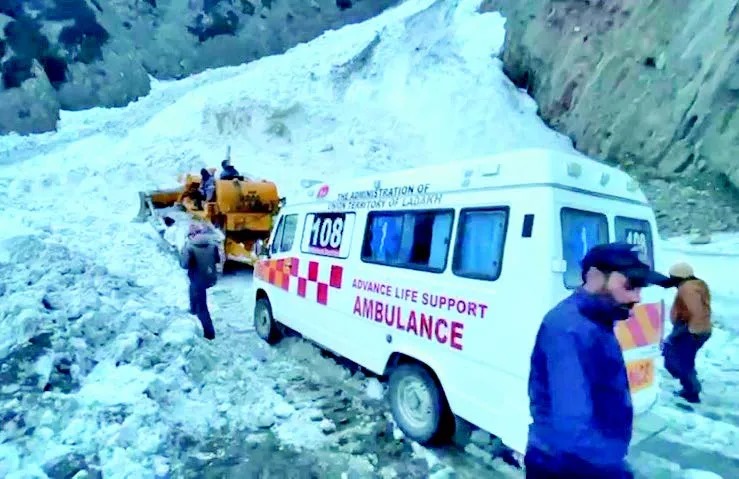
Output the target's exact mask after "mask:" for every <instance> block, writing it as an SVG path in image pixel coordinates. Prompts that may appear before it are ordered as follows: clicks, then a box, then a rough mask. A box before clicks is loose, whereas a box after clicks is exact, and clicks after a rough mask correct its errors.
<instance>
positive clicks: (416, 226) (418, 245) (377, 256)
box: [362, 210, 454, 273]
mask: <svg viewBox="0 0 739 479" xmlns="http://www.w3.org/2000/svg"><path fill="white" fill-rule="evenodd" d="M453 220H454V210H433V211H428V210H427V211H387V212H385V211H372V212H370V213H369V214H368V215H367V229H366V231H365V236H364V244H363V245H362V261H364V262H367V263H378V264H385V265H388V266H396V267H400V268H409V269H417V270H423V271H432V272H435V273H440V272H442V271H444V269H446V262H447V256H448V253H449V240H450V238H451V234H452V222H453Z"/></svg>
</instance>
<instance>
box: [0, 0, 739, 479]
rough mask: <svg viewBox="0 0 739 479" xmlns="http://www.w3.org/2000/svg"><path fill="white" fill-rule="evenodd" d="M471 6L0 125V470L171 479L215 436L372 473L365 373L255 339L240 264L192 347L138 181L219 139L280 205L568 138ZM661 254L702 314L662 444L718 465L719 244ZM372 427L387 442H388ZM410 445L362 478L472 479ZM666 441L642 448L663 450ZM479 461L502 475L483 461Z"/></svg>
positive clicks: (193, 326) (186, 164)
mask: <svg viewBox="0 0 739 479" xmlns="http://www.w3.org/2000/svg"><path fill="white" fill-rule="evenodd" d="M478 3H479V2H478V1H471V0H460V1H457V2H442V1H433V0H409V1H406V2H404V3H402V4H401V5H400V6H398V7H396V8H393V9H390V10H388V11H386V12H385V13H383V14H382V15H379V16H378V17H375V18H373V19H370V20H368V21H366V22H363V23H361V24H355V25H350V26H346V27H344V28H341V29H339V30H335V31H328V32H326V33H325V34H324V35H322V36H321V37H319V38H317V39H315V40H314V41H312V42H310V43H306V44H301V45H299V46H297V47H295V48H293V49H291V50H290V51H288V52H286V53H285V54H283V55H278V56H273V57H268V58H263V59H261V60H258V61H255V62H252V63H250V64H246V65H241V66H237V67H229V68H221V69H215V70H211V71H207V72H204V73H202V74H199V75H195V76H193V77H190V78H187V79H184V80H181V81H176V82H158V81H155V82H154V85H153V89H152V92H151V94H150V95H148V96H147V97H145V98H142V99H140V100H138V101H137V102H135V103H133V104H131V105H129V106H128V107H126V108H121V109H101V108H96V109H92V110H88V111H81V112H62V119H61V123H60V128H59V131H57V132H53V133H46V134H41V135H33V136H29V137H20V136H17V135H10V136H5V137H0V194H1V195H2V196H3V198H4V204H3V214H2V215H0V270H2V274H1V275H0V358H3V364H5V363H7V364H11V363H12V364H16V363H17V364H18V367H19V369H18V370H17V371H16V370H15V369H13V368H14V367H15V366H11V367H10V368H7V369H5V366H3V368H0V377H2V379H3V381H4V383H3V387H2V388H0V418H2V419H3V425H2V429H0V478H4V477H8V478H11V477H47V476H49V477H51V476H53V474H52V473H51V472H50V471H55V470H56V469H54V468H64V467H66V468H68V469H69V468H73V466H74V465H75V464H78V465H80V464H81V466H80V467H79V470H85V469H86V470H89V471H99V472H100V473H102V476H103V477H105V478H106V479H107V478H126V477H131V478H133V477H135V478H149V477H168V476H169V475H171V476H172V477H180V476H182V475H183V474H184V473H185V471H186V469H187V467H185V464H186V463H187V461H192V460H196V461H200V462H198V463H197V464H206V463H209V464H210V463H212V462H213V461H217V460H218V458H219V457H222V456H223V455H224V454H226V452H224V451H225V450H227V449H228V450H230V448H234V447H235V448H237V449H238V447H243V448H247V449H246V450H248V451H249V452H248V454H247V453H245V452H240V453H239V454H242V456H248V457H250V458H251V457H256V456H258V453H259V451H261V449H259V448H260V447H266V446H260V445H263V444H268V443H270V441H276V443H277V444H279V446H276V447H275V449H274V450H270V452H269V455H267V457H269V458H271V459H269V460H268V461H267V462H270V463H271V464H273V465H274V464H278V463H279V460H280V459H279V458H281V457H283V456H281V455H280V454H285V456H284V462H285V463H286V466H285V467H293V466H294V460H293V459H292V457H293V456H289V455H287V453H286V452H285V451H286V450H288V449H290V450H294V451H303V452H302V454H304V455H309V453H310V451H318V452H317V454H318V453H320V455H321V457H322V458H323V459H322V460H325V461H329V460H333V461H334V462H335V464H336V465H337V467H338V468H339V469H340V470H343V471H345V470H347V469H349V468H350V467H354V468H356V470H357V471H359V470H362V471H364V470H368V468H369V470H372V469H373V468H374V467H375V466H377V461H378V460H377V455H378V454H381V453H382V452H381V451H374V452H368V453H366V454H364V455H362V454H360V453H355V452H352V451H354V450H355V449H356V448H360V447H362V444H367V443H368V442H370V443H371V442H372V441H371V440H370V441H368V440H367V438H368V437H375V436H370V434H372V431H373V430H375V429H378V430H384V429H385V427H384V425H383V424H384V421H387V419H386V418H387V417H388V416H387V414H386V411H385V410H384V409H383V408H384V406H383V405H382V404H380V406H379V407H378V406H377V403H378V402H379V401H380V400H382V399H383V398H384V388H383V385H382V384H381V383H379V382H378V381H377V380H376V379H367V378H364V376H362V375H361V374H352V373H350V372H349V370H348V369H347V368H345V367H343V366H340V365H337V364H336V363H335V362H334V361H333V360H332V359H329V358H325V357H323V356H322V355H321V354H320V353H319V352H318V351H317V350H316V348H314V347H313V346H312V345H310V344H308V343H306V342H304V341H300V340H292V339H291V340H286V341H285V342H284V344H282V345H280V346H279V347H277V348H268V347H267V346H266V345H264V344H263V343H261V342H260V341H258V340H257V339H256V338H255V337H254V335H253V332H252V327H251V317H250V315H251V309H252V308H253V304H252V299H251V298H250V279H249V277H248V276H247V275H244V274H237V275H234V276H230V277H225V278H224V279H223V280H222V281H221V282H220V283H219V284H218V285H217V286H216V287H215V288H213V289H212V290H210V292H209V298H208V300H209V303H210V305H211V312H212V315H213V317H214V318H215V325H216V333H217V339H216V341H215V342H214V343H210V342H206V341H204V340H203V338H202V337H201V333H202V331H201V329H200V326H199V324H198V323H197V321H196V320H195V319H194V318H193V317H192V316H190V315H189V314H187V308H188V304H187V301H188V300H187V283H186V278H185V275H184V274H183V272H182V270H181V269H180V268H179V265H178V264H177V261H176V260H175V259H174V258H173V257H172V256H170V255H168V254H165V253H164V252H163V251H161V250H160V249H159V248H158V247H157V244H158V240H157V237H156V234H155V233H154V232H153V231H152V230H151V229H150V228H149V227H148V225H145V224H140V223H134V222H132V221H131V220H132V218H133V217H134V216H135V215H136V213H137V211H138V192H139V191H143V190H148V189H152V188H160V187H171V186H174V185H176V183H177V176H178V175H179V174H181V173H184V172H186V171H198V170H199V169H200V168H201V167H203V166H217V165H218V164H219V163H220V161H221V159H222V157H223V155H225V152H226V147H227V146H228V145H230V146H231V156H232V160H233V163H234V165H235V166H236V167H237V168H238V169H239V170H240V171H242V172H245V173H248V174H250V175H253V176H257V177H264V178H269V179H271V180H274V181H276V182H277V184H278V187H279V189H280V193H281V195H283V196H287V198H288V200H289V198H290V196H291V195H292V194H294V193H296V192H297V191H299V190H300V189H301V187H300V182H301V180H303V179H305V178H314V179H321V178H328V177H331V178H332V179H333V180H338V179H340V178H341V177H350V176H355V175H362V174H366V173H372V172H378V171H389V170H395V169H400V168H405V167H412V166H420V165H428V164H434V163H441V162H448V161H452V160H454V159H462V158H467V157H471V156H477V155H483V154H492V153H496V152H501V151H505V150H509V149H512V148H518V147H538V146H542V147H548V148H555V149H561V150H566V151H572V145H571V142H570V141H569V139H567V138H566V137H564V136H563V135H560V134H558V133H556V132H554V131H552V130H550V129H548V128H547V127H546V126H545V125H544V124H543V122H542V121H541V119H540V118H539V117H538V116H537V115H536V111H537V106H536V103H535V102H534V101H533V100H532V99H531V98H530V97H529V96H528V95H526V94H525V92H523V91H520V90H518V89H517V88H516V87H515V86H513V85H512V84H511V82H510V81H508V79H507V78H506V77H505V75H504V74H503V72H502V68H501V61H500V59H499V58H497V55H498V54H499V53H500V50H501V48H502V45H503V39H504V23H505V22H504V19H503V18H502V17H501V16H500V15H498V14H497V13H485V14H478V13H476V8H477V6H478V5H477V4H478ZM663 250H664V253H665V254H664V258H663V261H664V263H665V264H664V265H662V269H666V268H667V266H669V263H671V262H672V261H675V260H677V259H678V258H683V257H684V258H687V259H688V260H689V261H690V262H691V263H692V264H693V265H694V266H695V268H696V271H697V273H698V274H699V275H701V276H702V277H704V278H706V279H707V281H708V283H709V285H711V287H712V290H713V294H714V299H715V311H716V322H717V324H718V327H717V329H716V331H715V332H714V336H713V337H712V338H711V340H710V341H709V342H708V343H707V345H706V347H705V348H704V349H703V350H702V351H701V354H700V355H699V360H698V368H699V373H700V375H701V378H702V379H703V381H704V385H705V397H706V400H705V404H703V405H700V406H699V407H698V408H696V409H697V411H693V412H690V411H685V410H683V409H680V408H678V407H675V406H674V404H675V401H674V399H673V398H672V397H671V390H670V387H668V386H666V390H665V392H664V394H663V402H662V405H660V406H659V408H658V409H659V412H660V414H662V415H663V416H664V417H666V418H668V419H669V420H670V423H671V425H670V428H669V430H668V431H667V432H666V437H667V438H668V439H669V440H670V441H672V442H673V443H675V444H678V445H683V446H685V447H686V448H693V449H697V450H699V451H704V452H711V453H718V454H720V455H721V456H722V457H724V458H733V459H737V458H739V452H738V451H737V444H739V440H738V436H737V426H736V424H737V416H736V414H735V413H733V412H732V411H736V410H737V406H739V404H737V401H738V399H737V396H736V394H732V393H730V391H732V389H731V388H734V389H733V391H735V390H736V383H737V379H736V366H735V362H736V357H737V350H738V349H739V348H738V347H737V339H736V337H737V329H738V328H739V320H738V318H737V313H736V312H737V311H739V304H737V301H738V300H739V291H737V288H738V286H737V285H736V281H735V279H734V278H733V277H730V275H731V274H732V272H733V271H736V270H737V268H738V267H739V235H730V234H727V235H722V236H716V237H715V238H714V242H713V243H711V244H709V245H705V246H693V245H690V244H689V243H688V241H687V240H685V239H682V238H678V239H673V240H670V241H668V242H666V243H665V245H664V248H663ZM29 340H32V341H31V342H29ZM8 358H13V359H12V360H9V359H8ZM1 375H9V376H1ZM6 378H7V381H9V382H8V383H7V384H5V381H6ZM24 378H30V381H26V380H25V379H24ZM663 380H664V381H665V383H664V384H666V385H670V384H674V381H673V380H672V379H671V378H667V377H663ZM47 384H49V385H51V388H50V390H48V391H44V389H45V386H46V385H47ZM337 398H339V399H341V398H344V402H343V404H345V406H343V407H344V408H345V410H337V409H336V404H337V401H338V402H340V401H339V400H338V399H337ZM704 410H705V411H704ZM347 424H349V426H347ZM388 431H390V432H389V434H388V435H386V436H382V437H383V438H385V439H383V440H384V441H387V444H389V445H390V446H392V447H395V446H394V444H396V443H397V442H398V441H400V440H401V439H402V433H400V432H399V430H398V429H397V428H396V427H391V428H389V429H388ZM352 434H353V435H354V436H352ZM234 437H238V438H239V441H236V442H238V444H233V442H234V441H233V440H232V438H234ZM214 438H231V440H230V441H229V443H228V444H226V445H224V444H221V443H218V441H217V440H216V439H214ZM339 438H341V441H339ZM347 438H349V439H347ZM224 440H225V439H224ZM337 441H339V442H340V443H341V444H342V446H341V447H339V449H338V450H337V449H336V447H335V446H334V445H332V444H336V443H337ZM342 441H343V442H342ZM242 443H243V444H242ZM390 446H388V447H390ZM416 446H417V445H414V449H413V450H414V451H415V452H413V454H414V455H413V456H408V455H407V454H409V453H408V452H407V451H406V452H393V453H392V454H394V455H392V454H391V455H389V456H385V457H386V459H383V461H385V462H383V466H382V471H383V474H385V473H387V474H389V476H392V475H393V474H396V475H399V476H400V477H416V476H414V474H415V473H413V472H410V471H411V470H410V469H407V470H405V472H402V471H403V469H402V467H410V466H409V465H408V464H410V463H411V462H412V461H415V459H413V458H414V457H416V458H417V457H421V458H424V457H425V459H423V460H424V461H426V464H427V467H428V468H429V469H430V468H431V467H434V468H436V469H435V472H434V474H436V476H435V477H446V475H447V473H449V470H450V469H449V468H450V467H451V466H450V465H451V464H453V467H454V469H455V471H456V472H457V474H458V477H480V476H481V474H487V475H490V470H488V469H484V470H483V469H480V468H479V467H478V466H474V465H471V464H472V461H473V459H470V458H469V457H466V456H465V457H461V458H460V457H458V456H457V455H455V454H456V453H454V452H449V453H439V454H437V453H432V452H430V451H429V450H426V449H424V448H420V447H416ZM248 448H256V449H248ZM477 450H479V451H482V450H481V449H479V448H478V449H477ZM673 452H674V451H666V452H665V453H664V454H662V455H660V454H661V453H659V454H657V453H655V454H657V455H658V456H659V457H662V458H665V460H667V461H668V462H669V460H670V458H671V457H672V456H671V454H672V453H673ZM482 453H483V455H484V451H482ZM69 454H73V455H76V456H74V458H73V459H69V457H68V455H69ZM342 454H343V455H342ZM403 454H406V455H403ZM445 454H446V455H445ZM373 456H374V459H373ZM437 456H438V457H437ZM387 457H392V458H393V460H395V461H396V462H387V461H389V459H387ZM75 461H76V462H75ZM209 461H210V462H209ZM254 461H256V459H254ZM439 461H441V462H443V464H441V462H439ZM247 462H248V461H247ZM405 463H408V464H405ZM437 463H438V464H437ZM670 464H671V465H670V466H669V469H670V470H671V471H677V472H679V473H681V474H683V477H708V476H707V475H705V474H708V473H704V476H699V475H697V474H699V473H698V472H696V471H694V470H682V471H681V468H680V467H679V466H677V465H675V464H674V463H670ZM705 466H706V469H710V467H708V465H705ZM74 467H77V466H74ZM191 467H196V466H191ZM271 467H272V466H271ZM274 467H279V464H278V465H277V466H274ZM644 467H649V464H645V465H644ZM393 468H396V469H397V470H398V471H400V472H391V471H395V469H393ZM68 469H65V470H68ZM495 469H496V471H497V472H499V473H500V474H501V475H500V476H498V477H504V476H505V477H516V476H515V474H514V475H512V474H513V473H512V472H511V469H510V468H506V466H501V465H500V461H496V462H495ZM692 469H695V468H694V467H693V468H692ZM286 470H287V469H286ZM483 471H486V472H483ZM450 474H451V473H450ZM690 474H692V475H690ZM244 475H248V474H243V475H242V477H243V476H244ZM275 475H279V472H277V473H275ZM349 476H351V475H350V474H349ZM182 477H187V476H182ZM519 477H520V476H519ZM724 477H727V478H728V476H724Z"/></svg>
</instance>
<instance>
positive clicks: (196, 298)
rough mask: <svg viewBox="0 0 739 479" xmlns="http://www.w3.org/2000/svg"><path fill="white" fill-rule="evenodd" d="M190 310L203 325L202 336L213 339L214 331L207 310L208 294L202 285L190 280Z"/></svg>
mask: <svg viewBox="0 0 739 479" xmlns="http://www.w3.org/2000/svg"><path fill="white" fill-rule="evenodd" d="M190 312H191V313H193V314H194V315H196V316H197V317H198V319H199V320H200V324H201V325H202V326H203V336H204V337H205V338H206V339H215V337H216V331H215V329H214V328H213V321H212V320H211V318H210V311H208V296H207V290H206V289H205V287H204V286H202V285H199V284H197V282H195V281H190Z"/></svg>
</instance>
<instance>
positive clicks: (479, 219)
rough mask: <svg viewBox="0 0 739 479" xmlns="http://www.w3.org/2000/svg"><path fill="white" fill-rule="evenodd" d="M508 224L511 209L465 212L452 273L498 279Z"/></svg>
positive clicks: (487, 279) (488, 279)
mask: <svg viewBox="0 0 739 479" xmlns="http://www.w3.org/2000/svg"><path fill="white" fill-rule="evenodd" d="M507 223H508V208H485V209H463V210H462V211H461V213H460V216H459V226H458V228H457V243H456V246H455V251H454V261H453V263H452V272H453V273H454V274H455V275H457V276H462V277H465V278H473V279H481V280H486V281H495V280H496V279H498V277H499V276H500V269H501V263H502V262H503V246H504V244H505V235H506V226H507Z"/></svg>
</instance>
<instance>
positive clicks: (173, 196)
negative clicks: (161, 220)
mask: <svg viewBox="0 0 739 479" xmlns="http://www.w3.org/2000/svg"><path fill="white" fill-rule="evenodd" d="M181 191H182V189H180V188H177V189H171V190H159V191H139V212H138V214H137V215H136V217H135V218H134V221H135V222H137V223H144V222H146V221H147V220H149V219H150V218H151V217H156V216H157V210H158V209H162V208H168V207H171V206H174V205H175V203H176V202H177V200H178V198H179V196H180V193H181Z"/></svg>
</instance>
